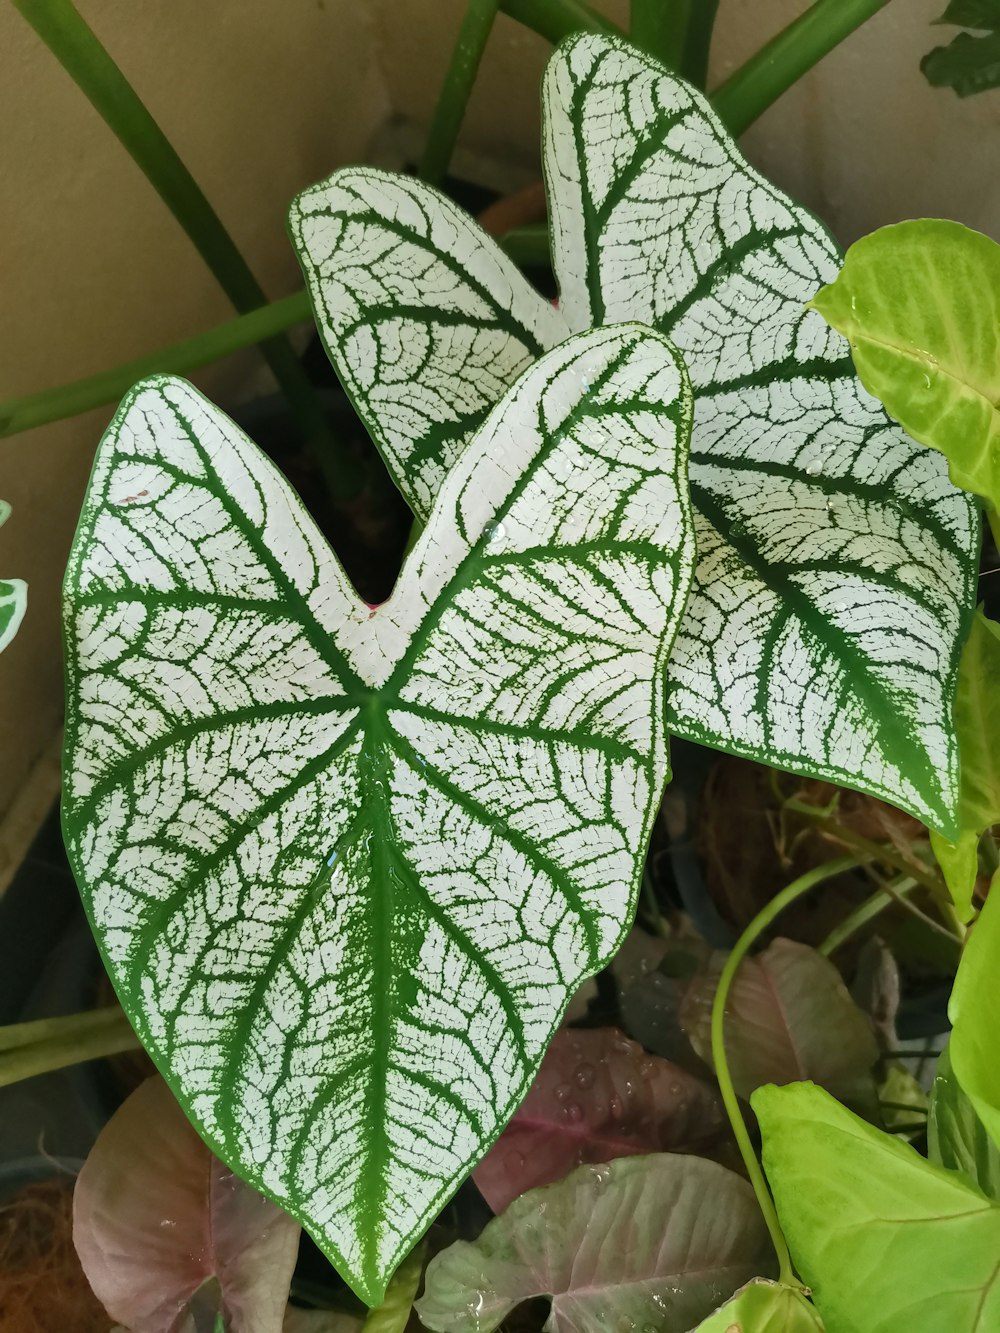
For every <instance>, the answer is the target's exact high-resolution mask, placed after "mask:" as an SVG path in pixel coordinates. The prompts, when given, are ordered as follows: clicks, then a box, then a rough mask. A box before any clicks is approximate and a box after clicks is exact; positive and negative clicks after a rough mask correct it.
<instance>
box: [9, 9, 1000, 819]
mask: <svg viewBox="0 0 1000 1333" xmlns="http://www.w3.org/2000/svg"><path fill="white" fill-rule="evenodd" d="M78 3H79V5H80V8H81V10H82V11H83V13H84V14H85V16H86V17H87V19H88V20H89V21H90V22H91V23H92V24H93V26H94V27H95V28H96V30H97V31H98V33H99V35H100V36H101V37H102V39H103V40H104V41H105V42H106V44H107V45H108V47H109V48H110V50H111V51H112V53H113V54H114V55H115V57H116V58H117V59H118V60H119V62H120V64H121V65H122V67H123V68H124V69H125V71H126V73H127V74H128V75H129V77H130V78H131V79H132V80H133V82H134V83H135V85H136V87H137V88H138V90H139V91H140V93H141V94H142V95H143V97H144V98H145V99H146V101H147V103H148V104H149V106H150V108H151V109H152V111H153V112H154V114H155V115H156V116H157V117H158V118H159V119H160V121H161V123H162V125H163V127H164V129H165V130H166V132H167V134H168V136H169V137H171V138H172V139H173V141H174V143H175V145H176V147H177V148H178V150H179V151H180V153H181V156H182V157H183V158H184V159H185V160H186V161H187V162H188V164H189V165H190V167H191V168H192V170H193V171H194V173H195V175H196V176H197V177H198V179H199V180H200V181H201V182H202V183H203V184H204V185H205V187H206V189H207V191H208V193H209V194H210V196H211V197H212V199H213V201H214V202H215V204H216V206H217V207H218V209H219V212H220V213H221V214H222V217H223V219H224V220H225V222H226V223H227V225H228V226H229V227H230V228H231V229H232V231H233V234H234V235H235V237H236V239H237V241H238V242H239V244H240V245H241V246H242V247H243V249H244V250H245V252H246V254H247V256H248V257H249V259H250V260H251V263H252V265H253V266H254V268H255V269H256V271H257V273H258V275H259V276H260V278H261V281H262V282H263V284H264V286H265V288H266V289H267V291H268V293H269V295H271V296H278V295H281V294H283V293H284V292H287V291H290V290H291V289H292V288H293V287H294V286H296V285H297V284H298V277H297V271H296V265H295V261H294V258H293V256H292V254H291V251H290V249H289V247H288V244H287V242H286V240H285V233H284V213H285V209H286V207H287V203H288V201H289V199H290V198H291V196H292V195H293V194H294V193H295V191H296V190H297V189H298V188H300V187H301V186H303V185H305V184H307V183H309V182H310V181H313V180H316V179H318V178H320V177H321V176H322V175H324V174H325V173H327V172H328V171H329V170H331V169H332V168H333V167H334V166H335V165H337V164H338V163H339V162H344V161H349V160H357V159H359V158H362V157H363V156H364V154H365V151H366V148H367V145H368V143H369V141H370V139H371V137H372V135H373V133H374V132H375V131H376V129H378V128H379V127H380V126H382V125H383V124H384V123H385V122H386V121H387V119H388V117H389V114H390V111H391V112H393V113H394V114H395V116H396V117H398V118H400V119H401V120H402V121H404V122H409V123H410V126H411V130H412V128H413V127H414V126H416V127H417V128H418V130H419V127H421V126H422V125H423V124H424V123H426V120H427V118H428V116H429V114H430V110H431V107H432V105H433V98H434V94H435V91H436V88H437V86H438V82H439V79H440V77H441V74H442V73H443V70H444V67H445V63H446V60H447V56H448V52H449V50H450V44H451V41H452V40H453V36H454V33H455V31H456V28H457V25H458V21H459V18H460V15H461V13H462V11H463V8H464V0H361V3H352V0H282V3H280V4H279V3H275V2H274V0H142V3H141V4H139V3H136V2H135V0H78ZM603 7H604V8H605V10H606V12H608V13H609V14H611V15H613V16H614V17H615V18H617V19H619V20H622V21H623V20H624V18H625V14H626V10H627V3H626V0H605V3H604V6H603ZM803 8H805V5H804V4H803V3H802V0H722V4H721V6H720V15H719V28H718V41H717V43H716V48H715V52H714V58H713V78H714V80H715V81H718V80H720V79H721V78H724V77H725V75H726V74H727V73H728V72H729V71H730V70H731V69H732V68H734V67H735V66H736V64H737V63H738V62H739V61H740V60H742V59H743V58H745V56H746V55H748V54H749V53H750V52H751V51H752V50H753V49H754V48H755V47H756V46H757V45H758V44H759V43H760V42H762V41H763V40H764V39H765V38H766V37H767V36H769V35H770V34H771V33H773V32H774V31H776V30H777V29H778V28H780V27H781V26H782V24H783V23H785V22H787V21H788V20H789V19H791V18H792V17H794V15H795V14H797V13H799V12H800V11H801V10H802V9H803ZM942 8H943V0H894V2H893V3H892V4H890V5H889V6H888V8H887V9H885V10H884V11H883V12H882V13H881V14H880V15H878V16H877V17H876V18H875V19H874V20H872V21H871V22H870V23H869V24H868V25H867V27H866V28H865V29H863V30H862V31H861V32H859V33H857V34H855V36H854V37H853V38H851V39H850V40H849V41H848V42H847V43H845V44H844V46H843V47H841V48H840V49H839V50H838V51H837V52H835V53H834V54H833V55H832V56H830V57H829V58H828V59H827V60H826V61H824V62H823V64H822V65H821V66H819V67H818V68H817V69H816V70H814V71H813V72H812V73H810V74H809V75H808V76H807V77H806V79H804V80H803V81H802V83H801V84H800V85H798V86H797V87H796V88H795V89H794V90H793V91H792V92H791V93H790V94H788V95H787V96H786V97H785V98H783V99H782V100H781V101H780V102H779V103H778V104H777V105H776V106H775V107H774V108H773V109H772V110H771V111H770V112H768V113H767V114H766V115H765V116H764V117H763V118H762V119H761V121H760V122H759V123H758V124H757V125H756V126H754V127H753V129H752V130H751V131H750V132H749V134H748V135H747V136H746V140H745V147H746V150H747V152H748V154H749V156H750V157H751V159H752V160H753V161H754V162H755V163H757V164H758V165H759V166H761V167H762V168H763V169H764V170H765V171H766V172H768V174H770V175H771V176H772V177H773V178H774V179H775V180H776V181H778V182H779V183H780V184H782V185H783V186H785V187H786V188H788V189H789V190H791V191H792V192H793V193H794V194H796V195H797V196H798V197H799V198H800V199H801V200H802V201H803V202H804V203H806V204H808V205H809V206H810V207H812V208H813V209H814V210H815V211H816V212H817V213H819V214H821V215H822V216H824V217H825V218H826V219H827V220H828V221H830V222H831V224H832V225H833V226H834V228H835V230H836V231H837V232H838V234H839V235H840V237H841V239H842V240H844V241H850V240H853V239H854V238H855V237H856V236H858V235H860V234H861V233H863V232H864V231H867V230H870V229H871V228H873V227H875V226H878V225H880V224H882V223H885V222H889V221H893V220H895V219H898V218H902V217H907V216H918V215H921V214H924V215H927V214H930V215H944V216H950V217H955V218H958V219H960V220H961V221H964V222H967V223H969V224H970V225H973V226H978V227H980V228H982V229H984V230H987V231H991V232H992V233H993V234H994V235H1000V173H998V172H997V170H996V163H997V161H998V160H1000V93H992V94H987V95H985V96H983V97H980V98H976V99H972V100H970V101H967V102H961V101H959V100H958V99H957V98H955V97H954V96H953V95H952V94H951V93H949V92H943V91H934V90H932V89H930V88H929V87H928V86H927V85H926V84H925V83H924V80H923V78H922V76H921V75H920V73H919V70H918V61H919V58H920V56H921V55H922V54H923V53H924V52H925V51H926V50H928V49H929V48H930V47H931V46H932V45H934V44H935V43H936V42H937V41H940V40H942V38H944V37H947V36H949V35H950V34H949V33H948V32H947V31H946V30H943V29H940V28H938V29H934V28H931V27H930V26H929V24H930V20H931V19H932V18H934V17H935V16H936V15H937V14H938V13H939V12H940V10H941V9H942ZM547 49H548V48H547V46H546V44H545V43H544V42H542V41H541V40H540V39H537V38H535V37H534V36H533V35H531V34H529V33H526V32H525V31H524V30H523V29H521V28H519V27H518V26H517V25H515V24H513V23H512V22H510V21H509V20H507V19H501V20H500V21H499V22H498V24H497V27H496V30H495V32H494V34H493V37H492V39H491V42H490V48H489V52H488V56H487V59H486V62H485V65H484V69H483V71H482V77H481V79H480V81H479V84H478V86H477V88H476V91H475V94H474V96H473V99H472V103H471V106H470V109H469V116H468V120H467V123H466V126H465V130H464V133H463V139H462V144H463V147H464V148H465V149H466V150H467V152H468V153H469V154H470V155H471V156H472V157H473V159H482V158H492V159H496V160H498V161H501V162H506V163H507V165H508V176H509V178H510V179H530V178H532V177H536V176H537V175H538V171H539V168H538V160H537V143H538V98H537V89H538V80H539V77H540V74H541V69H542V65H543V63H544V59H545V55H546V52H547ZM0 73H2V77H0V125H2V126H3V131H2V134H3V137H2V141H0V166H2V180H3V187H2V190H0V282H2V291H3V295H4V316H5V317H4V320H3V322H2V325H0V398H4V397H8V396H11V395H14V394H18V393H24V392H28V391H31V390H34V389H39V388H44V387H46V386H47V385H50V384H55V383H59V382H62V381H65V380H67V379H71V378H73V377H76V376H81V375H86V374H89V373H92V372H94V371H96V370H99V369H101V368H103V367H106V366H109V365H113V364H115V363H116V362H117V361H120V360H124V359H127V358H130V357H134V356H137V355H140V354H141V353H143V352H147V351H150V350H153V349H155V348H156V347H158V346H161V345H163V344H166V343H169V342H171V341H173V340H176V339H178V338H180V337H183V336H186V335H188V334H191V333H194V332H197V331H198V330H201V329H204V328H208V327H210V326H211V325H212V324H214V323H216V322H218V321H219V320H221V319H223V318H225V317H226V316H227V315H228V314H229V313H230V312H229V307H228V306H227V303H226V301H225V298H224V297H223V296H222V295H221V293H220V292H219V290H218V288H217V287H216V286H215V284H214V283H213V281H212V279H211V278H210V277H209V276H208V274H207V272H206V271H205V269H204V267H203V265H202V264H201V262H200V261H199V259H198V257H197V256H196V254H195V253H194V251H193V249H192V247H191V246H190V244H189V242H188V241H187V239H186V238H185V237H184V236H183V235H182V233H181V232H180V231H179V229H178V228H177V226H176V224H175V223H174V222H173V220H172V219H171V218H170V217H169V215H168V214H167V213H166V212H165V211H164V209H163V207H162V206H161V204H160V203H159V201H158V200H157V199H156V197H155V195H154V194H153V192H152V190H151V189H150V187H149V186H147V185H146V183H145V181H144V180H143V179H142V177H141V176H140V174H139V173H138V171H137V169H136V168H135V167H134V166H133V165H132V163H131V162H130V161H129V159H128V158H127V157H126V155H125V153H124V152H123V150H122V149H121V148H120V147H119V146H118V145H117V144H116V143H115V142H114V141H113V140H112V139H111V138H110V136H109V134H108V132H107V130H106V128H105V127H104V125H103V124H102V122H101V121H100V120H99V119H98V117H97V116H96V114H95V113H94V112H93V111H92V110H91V109H90V107H89V106H88V105H87V103H86V102H85V100H84V99H83V97H82V96H81V95H80V94H79V93H78V92H77V91H76V90H75V89H74V88H73V87H72V85H71V84H70V83H69V82H68V80H67V79H66V77H65V75H64V74H63V73H62V71H61V70H60V69H59V68H58V67H57V66H56V64H55V63H54V62H53V61H52V59H51V58H50V57H49V56H48V54H47V53H46V52H45V50H44V49H43V48H42V47H41V44H40V43H39V41H38V40H37V39H36V38H35V36H34V34H33V33H32V32H31V31H30V30H29V29H28V27H27V26H26V24H25V23H24V21H23V20H22V19H21V18H20V16H19V15H18V14H17V13H16V12H15V10H14V9H13V7H12V6H11V5H9V4H7V5H0ZM404 137H405V136H404ZM257 364H258V362H257V361H256V359H255V358H254V357H253V356H251V355H249V354H247V355H244V356H242V357H239V358H234V360H233V361H231V362H230V363H229V364H228V365H225V366H219V367H216V368H214V369H213V370H212V371H211V372H210V373H208V374H206V375H204V376H202V377H200V378H201V380H202V382H203V383H205V384H207V385H208V387H209V389H210V390H214V391H215V392H217V393H219V392H223V393H231V392H232V391H234V390H235V389H236V388H237V387H238V386H239V385H241V384H245V381H246V378H247V376H248V374H250V373H251V372H252V368H253V367H255V366H256V365H257ZM109 415H110V413H109V411H108V410H101V411H97V412H93V413H91V414H90V415H89V416H87V417H83V418H79V419H77V420H75V421H70V422H63V423H61V424H59V425H55V426H51V427H46V428H43V429H40V430H36V431H33V432H31V433H30V434H26V435H23V436H19V437H16V438H14V439H13V440H9V441H0V496H2V497H3V498H5V499H9V500H10V501H11V503H12V504H13V505H14V507H15V514H14V517H13V519H12V520H11V522H10V523H9V524H8V525H7V527H6V528H5V529H4V531H3V533H2V535H0V575H4V574H6V575H18V576H22V577H26V578H27V579H28V580H29V581H30V583H31V605H30V609H29V614H28V617H27V619H26V621H25V625H24V627H23V630H22V633H21V635H20V636H19V638H18V639H17V641H16V642H15V644H14V645H13V646H12V647H11V648H10V649H9V650H8V651H7V652H6V653H5V654H4V655H3V656H2V657H0V812H2V811H3V810H4V808H5V807H6V806H7V805H8V803H9V801H10V799H11V797H12V795H13V793H14V792H15V790H16V789H17V787H18V785H19V784H20V783H21V781H22V780H23V777H24V774H25V772H26V770H27V768H28V766H29V765H30V763H31V761H32V760H33V758H34V756H35V755H36V754H37V753H38V752H39V751H40V750H41V748H42V747H43V745H44V744H45V742H46V740H47V739H48V738H49V737H50V736H51V734H52V731H53V729H54V728H55V726H56V725H57V723H58V719H59V714H60V709H61V664H60V661H59V650H58V620H57V607H58V589H59V578H60V574H61V568H62V564H63V562H64V559H65V554H66V550H67V547H68V543H69V539H70V535H71V531H72V526H73V523H74V519H75V515H76V512H77V509H78V506H79V501H80V495H81V491H82V486H83V483H84V479H85V474H86V472H87V469H88V467H89V462H90V458H91V456H92V453H93V448H94V445H95V443H96V441H97V438H98V436H99V434H100V431H101V429H102V428H103V426H104V424H105V423H106V421H107V419H108V417H109Z"/></svg>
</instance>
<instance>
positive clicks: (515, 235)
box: [500, 222, 552, 268]
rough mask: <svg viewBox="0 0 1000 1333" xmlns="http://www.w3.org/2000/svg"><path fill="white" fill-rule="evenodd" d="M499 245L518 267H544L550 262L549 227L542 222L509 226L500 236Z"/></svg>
mask: <svg viewBox="0 0 1000 1333" xmlns="http://www.w3.org/2000/svg"><path fill="white" fill-rule="evenodd" d="M500 246H501V248H502V249H503V250H504V251H505V252H506V254H507V256H508V258H510V259H512V260H513V261H514V263H515V264H517V265H518V267H519V268H544V267H546V266H547V265H551V263H552V248H551V245H550V242H549V229H548V227H547V226H546V224H545V223H544V222H534V223H527V224H526V225H525V226H523V227H511V229H510V231H508V232H504V234H503V236H501V237H500Z"/></svg>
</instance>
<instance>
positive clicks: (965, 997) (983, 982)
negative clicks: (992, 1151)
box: [948, 893, 1000, 1147]
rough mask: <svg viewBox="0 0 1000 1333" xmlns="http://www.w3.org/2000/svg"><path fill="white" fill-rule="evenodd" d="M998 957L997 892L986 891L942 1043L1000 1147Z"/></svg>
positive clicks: (999, 904) (999, 901)
mask: <svg viewBox="0 0 1000 1333" xmlns="http://www.w3.org/2000/svg"><path fill="white" fill-rule="evenodd" d="M998 960H1000V893H990V894H988V895H987V898H986V903H985V905H984V907H983V910H982V911H981V912H980V914H979V918H978V920H977V921H976V924H975V925H974V926H973V927H972V929H971V930H970V932H969V936H968V939H967V941H966V944H965V948H964V950H963V951H962V961H961V963H959V967H958V976H957V977H956V978H955V986H954V989H953V990H952V993H951V1000H950V1002H949V1004H948V1017H949V1018H950V1019H951V1022H952V1033H951V1042H950V1044H949V1047H948V1049H949V1052H950V1055H951V1067H952V1069H953V1070H954V1071H955V1077H956V1078H957V1079H958V1081H959V1083H960V1084H961V1085H962V1087H963V1088H964V1090H965V1091H966V1092H967V1093H968V1095H969V1097H970V1099H971V1101H972V1104H973V1106H974V1107H975V1109H976V1114H977V1115H978V1116H979V1118H980V1120H982V1122H983V1124H984V1125H985V1126H986V1129H987V1131H988V1133H989V1135H990V1137H991V1138H992V1140H993V1142H994V1143H995V1144H997V1146H998V1147H1000V1023H998V1022H997V989H998Z"/></svg>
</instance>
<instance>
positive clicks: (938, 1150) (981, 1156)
mask: <svg viewBox="0 0 1000 1333" xmlns="http://www.w3.org/2000/svg"><path fill="white" fill-rule="evenodd" d="M927 1152H928V1156H929V1157H930V1159H931V1161H932V1162H937V1164H938V1165H939V1166H946V1167H948V1169H949V1170H951V1171H961V1172H962V1173H963V1174H964V1175H965V1176H967V1177H968V1179H969V1180H971V1181H972V1183H973V1184H974V1185H976V1186H978V1188H979V1189H981V1190H982V1192H983V1193H984V1194H985V1195H986V1196H987V1198H990V1199H996V1200H1000V1148H998V1147H997V1145H996V1144H995V1143H994V1142H993V1140H992V1139H991V1138H990V1136H989V1135H988V1134H987V1132H986V1128H985V1126H984V1125H983V1122H982V1121H981V1120H980V1119H979V1116H978V1115H976V1108H975V1107H974V1106H973V1105H972V1102H971V1101H970V1100H969V1098H968V1097H967V1096H966V1094H965V1091H964V1090H963V1088H962V1085H961V1084H960V1083H959V1081H958V1079H957V1078H956V1077H955V1071H954V1070H953V1069H952V1067H951V1059H950V1057H949V1055H948V1051H947V1050H945V1051H943V1052H942V1054H941V1057H940V1059H939V1060H938V1066H937V1070H936V1072H935V1074H934V1086H933V1087H932V1088H931V1102H930V1114H929V1117H928V1121H927Z"/></svg>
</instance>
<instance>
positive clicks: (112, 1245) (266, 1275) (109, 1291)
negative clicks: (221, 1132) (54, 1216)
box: [73, 1078, 299, 1333]
mask: <svg viewBox="0 0 1000 1333" xmlns="http://www.w3.org/2000/svg"><path fill="white" fill-rule="evenodd" d="M298 1239H299V1228H298V1225H297V1224H296V1223H295V1222H293V1221H292V1219H291V1218H290V1217H288V1215H287V1214H286V1213H283V1212H282V1211H281V1209H280V1208H278V1207H277V1206H276V1205H275V1204H273V1203H271V1202H270V1201H269V1200H267V1199H265V1198H263V1197H262V1196H261V1195H260V1194H258V1193H257V1192H256V1191H255V1190H252V1189H250V1187H249V1186H248V1185H245V1184H244V1183H243V1181H242V1180H239V1179H238V1178H237V1177H236V1176H234V1175H233V1173H232V1172H231V1171H230V1170H229V1169H228V1168H227V1167H225V1166H224V1165H223V1164H222V1162H220V1161H219V1160H218V1158H217V1157H213V1155H212V1154H211V1152H209V1150H208V1148H206V1147H205V1145H204V1144H203V1143H202V1141H201V1139H200V1138H199V1137H198V1135H197V1134H196V1133H195V1131H194V1129H192V1127H191V1125H190V1124H189V1123H188V1121H187V1119H186V1118H185V1116H184V1113H183V1112H182V1111H181V1109H180V1107H179V1106H178V1105H177V1102H176V1101H175V1100H174V1097H173V1095H172V1094H171V1092H170V1090H169V1088H168V1087H167V1085H166V1084H165V1083H164V1082H163V1080H162V1079H161V1078H151V1079H149V1080H148V1081H147V1082H145V1083H144V1084H142V1086H141V1087H140V1088H138V1089H137V1090H136V1091H135V1092H134V1093H133V1094H132V1096H131V1097H129V1099H128V1101H126V1102H125V1104H124V1105H123V1106H122V1107H121V1108H120V1109H119V1110H118V1111H117V1112H116V1113H115V1115H114V1116H112V1118H111V1120H110V1121H109V1122H108V1124H107V1125H106V1126H105V1128H104V1129H103V1130H102V1132H101V1134H100V1135H99V1137H98V1139H97V1142H96V1143H95V1144H94V1147H93V1148H92V1150H91V1153H90V1156H89V1157H88V1158H87V1161H86V1163H85V1164H84V1167H83V1170H82V1171H81V1172H80V1175H79V1178H78V1180H77V1182H76V1192H75V1195H74V1200H73V1241H74V1243H75V1245H76V1249H77V1253H78V1254H79V1256H80V1262H81V1263H82V1264H83V1269H84V1272H85V1273H86V1274H87V1278H88V1280H89V1281H90V1284H91V1286H92V1287H93V1289H94V1293H95V1294H96V1296H97V1297H98V1299H99V1300H100V1301H101V1302H102V1303H103V1305H104V1306H105V1308H106V1309H107V1311H108V1313H109V1314H110V1315H111V1317H112V1318H113V1319H115V1320H117V1321H118V1322H119V1323H121V1324H124V1325H125V1327H126V1328H128V1329H129V1330H130V1331H131V1333H173V1331H174V1330H175V1329H177V1328H178V1327H182V1326H183V1324H184V1321H185V1315H186V1312H187V1311H188V1308H189V1306H190V1304H191V1301H192V1298H194V1297H195V1295H196V1293H199V1289H202V1290H201V1293H200V1295H199V1304H200V1305H202V1306H203V1305H205V1304H209V1305H212V1306H213V1308H214V1309H217V1310H218V1311H219V1312H220V1313H221V1314H222V1315H223V1318H224V1320H225V1323H226V1328H227V1329H229V1330H231V1333H280V1330H281V1326H282V1320H283V1317H284V1314H285V1305H286V1303H287V1300H288V1288H289V1284H290V1282H291V1278H292V1270H293V1269H294V1267H295V1259H296V1255H297V1253H298ZM213 1280H214V1283H215V1284H217V1289H216V1290H215V1291H213V1290H212V1288H207V1289H206V1288H205V1284H206V1283H209V1282H213ZM206 1297H207V1300H206Z"/></svg>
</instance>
